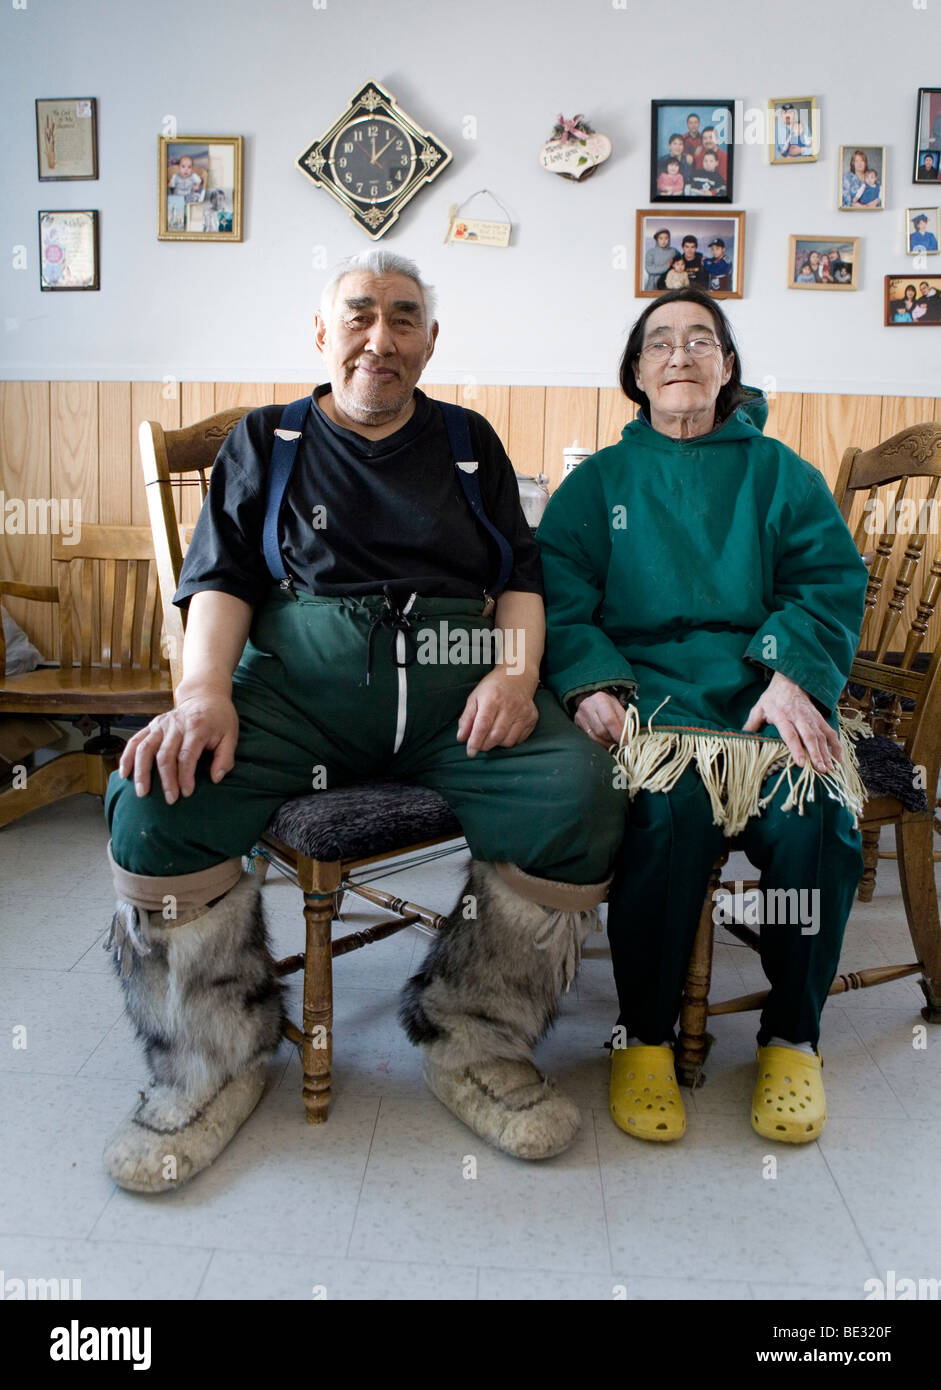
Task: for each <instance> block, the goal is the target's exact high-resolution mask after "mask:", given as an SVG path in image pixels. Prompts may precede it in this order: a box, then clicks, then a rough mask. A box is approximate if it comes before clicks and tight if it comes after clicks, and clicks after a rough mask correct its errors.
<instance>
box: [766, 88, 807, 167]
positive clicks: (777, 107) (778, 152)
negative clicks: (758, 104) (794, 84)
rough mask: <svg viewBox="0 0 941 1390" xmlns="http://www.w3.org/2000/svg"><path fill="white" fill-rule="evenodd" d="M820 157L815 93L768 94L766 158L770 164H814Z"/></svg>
mask: <svg viewBox="0 0 941 1390" xmlns="http://www.w3.org/2000/svg"><path fill="white" fill-rule="evenodd" d="M819 157H820V108H819V107H818V105H817V98H816V97H769V98H768V159H769V161H770V163H772V164H814V163H816V161H817V160H818V159H819Z"/></svg>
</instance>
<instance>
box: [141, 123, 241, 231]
mask: <svg viewBox="0 0 941 1390" xmlns="http://www.w3.org/2000/svg"><path fill="white" fill-rule="evenodd" d="M242 143H243V137H242V136H241V135H173V136H169V135H161V136H160V137H159V148H158V160H157V207H158V218H159V220H158V230H157V239H158V241H241V240H242Z"/></svg>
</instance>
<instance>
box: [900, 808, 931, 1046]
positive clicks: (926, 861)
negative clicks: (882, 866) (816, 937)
mask: <svg viewBox="0 0 941 1390" xmlns="http://www.w3.org/2000/svg"><path fill="white" fill-rule="evenodd" d="M895 844H896V848H897V850H898V865H899V881H900V883H901V887H902V901H903V902H904V904H905V916H906V917H907V919H908V930H909V931H910V932H911V937H912V945H913V946H914V948H915V955H916V956H917V957H918V959H919V960H920V961H921V964H922V968H923V970H924V974H923V975H922V979H921V987H922V989H923V990H924V992H925V997H926V999H927V1001H928V1003H927V1006H926V1007H925V1008H924V1009H922V1011H921V1012H922V1017H923V1018H925V1019H927V1021H928V1022H929V1023H941V916H939V913H938V891H937V888H936V887H935V879H934V858H933V855H932V849H933V847H934V826H933V824H932V821H931V820H930V819H928V818H925V819H924V820H914V819H913V820H908V819H904V818H903V820H902V822H901V824H898V825H896V827H895Z"/></svg>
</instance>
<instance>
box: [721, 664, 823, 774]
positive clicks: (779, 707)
mask: <svg viewBox="0 0 941 1390" xmlns="http://www.w3.org/2000/svg"><path fill="white" fill-rule="evenodd" d="M763 724H773V725H774V727H775V728H776V729H777V731H778V733H779V734H780V735H781V737H782V738H783V740H784V742H785V743H786V744H787V746H788V749H789V751H790V754H791V757H792V758H793V759H794V761H795V763H796V764H797V766H798V767H803V766H804V763H805V762H806V760H807V758H808V757H809V758H810V761H811V763H812V764H813V766H814V767H815V768H816V769H817V771H818V772H830V771H832V769H833V768H834V767H835V766H836V764H837V763H838V762H840V761H841V760H842V757H843V753H842V750H841V748H840V736H839V734H838V733H837V732H836V730H835V729H831V727H830V725H829V724H828V723H827V721H826V720H825V719H824V717H823V715H822V714H821V713H820V711H819V710H818V709H817V707H816V705H815V704H814V703H813V701H812V700H811V698H810V696H809V695H807V694H806V693H805V692H804V691H803V690H801V688H800V686H799V685H797V684H796V682H794V681H792V680H791V679H790V678H789V677H788V676H785V675H782V674H781V672H780V671H775V673H774V675H773V676H772V677H771V680H770V682H769V684H768V688H767V690H766V691H765V693H764V694H763V695H762V697H761V699H760V700H759V701H758V703H757V704H755V705H753V706H752V708H751V711H750V713H749V715H748V720H747V722H746V723H745V725H744V729H745V732H746V733H756V732H757V731H758V730H759V729H760V728H761V727H762V725H763Z"/></svg>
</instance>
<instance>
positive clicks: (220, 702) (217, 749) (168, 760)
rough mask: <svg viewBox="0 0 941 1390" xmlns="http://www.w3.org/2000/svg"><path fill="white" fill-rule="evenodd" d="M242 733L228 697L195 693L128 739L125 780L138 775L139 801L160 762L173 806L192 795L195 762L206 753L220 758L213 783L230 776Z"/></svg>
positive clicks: (213, 770) (123, 767) (123, 762)
mask: <svg viewBox="0 0 941 1390" xmlns="http://www.w3.org/2000/svg"><path fill="white" fill-rule="evenodd" d="M181 688H182V687H181ZM238 733H239V718H238V715H237V714H236V712H235V706H234V705H233V703H232V701H231V699H230V698H229V696H228V695H224V694H221V693H219V692H218V691H208V692H206V693H204V694H200V693H194V694H193V695H190V696H188V697H187V698H186V699H183V700H181V701H180V703H179V704H178V705H177V707H176V708H175V709H172V710H168V711H167V713H166V714H158V715H157V717H156V718H155V719H152V720H151V721H150V723H149V724H148V725H147V727H146V728H145V729H141V730H139V732H138V733H136V734H135V735H134V736H133V738H129V739H128V741H127V744H126V745H125V748H124V752H123V753H122V754H121V761H120V763H119V764H118V771H119V772H120V774H121V776H122V777H130V776H131V774H132V773H133V776H134V790H135V791H136V792H137V795H138V796H146V795H147V793H148V792H149V791H150V774H151V769H152V768H153V766H154V763H156V765H157V771H158V772H159V773H160V781H161V783H162V785H163V795H164V800H165V801H166V803H167V805H168V806H172V805H173V803H174V801H176V799H177V797H178V796H180V795H182V796H191V795H192V793H193V788H194V787H195V785H196V776H195V773H196V763H197V762H198V760H199V757H200V755H201V754H202V753H203V752H205V750H206V749H212V750H213V751H214V753H215V756H214V758H213V760H212V768H211V769H210V776H211V777H212V780H213V781H214V782H220V781H221V780H222V778H223V777H224V776H225V774H226V773H227V772H231V770H232V768H233V766H234V764H235V745H236V742H237V741H238Z"/></svg>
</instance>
